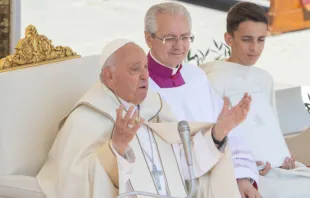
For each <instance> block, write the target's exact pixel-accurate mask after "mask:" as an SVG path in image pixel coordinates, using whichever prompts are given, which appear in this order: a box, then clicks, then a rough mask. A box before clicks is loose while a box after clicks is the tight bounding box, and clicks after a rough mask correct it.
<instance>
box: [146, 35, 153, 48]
mask: <svg viewBox="0 0 310 198" xmlns="http://www.w3.org/2000/svg"><path fill="white" fill-rule="evenodd" d="M144 38H145V42H146V44H147V46H148V47H149V48H150V49H152V41H153V37H152V34H151V33H149V32H147V31H144Z"/></svg>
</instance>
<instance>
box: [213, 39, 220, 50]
mask: <svg viewBox="0 0 310 198" xmlns="http://www.w3.org/2000/svg"><path fill="white" fill-rule="evenodd" d="M213 43H214V45H215V47H216V48H217V49H218V48H219V46H218V44H217V43H216V41H215V40H214V39H213Z"/></svg>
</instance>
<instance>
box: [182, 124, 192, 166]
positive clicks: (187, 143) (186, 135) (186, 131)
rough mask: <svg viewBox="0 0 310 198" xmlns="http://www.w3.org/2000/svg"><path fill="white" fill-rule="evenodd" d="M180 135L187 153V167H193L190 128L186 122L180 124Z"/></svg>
mask: <svg viewBox="0 0 310 198" xmlns="http://www.w3.org/2000/svg"><path fill="white" fill-rule="evenodd" d="M178 130H179V135H180V138H181V140H182V144H183V147H184V151H185V157H186V161H187V165H188V166H191V165H193V160H192V150H191V139H190V138H191V137H190V128H189V125H188V123H187V122H186V121H181V122H179V123H178Z"/></svg>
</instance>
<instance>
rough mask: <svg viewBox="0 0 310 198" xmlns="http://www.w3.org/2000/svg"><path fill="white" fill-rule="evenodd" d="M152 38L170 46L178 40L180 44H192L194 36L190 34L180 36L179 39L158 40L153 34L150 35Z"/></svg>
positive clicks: (170, 37)
mask: <svg viewBox="0 0 310 198" xmlns="http://www.w3.org/2000/svg"><path fill="white" fill-rule="evenodd" d="M152 36H153V37H155V38H157V39H159V40H161V41H162V42H163V44H170V45H174V44H176V43H177V42H178V40H180V41H181V43H182V44H188V43H192V42H194V39H195V36H194V35H193V34H190V35H187V36H181V37H175V36H167V37H164V38H160V37H158V36H156V35H155V34H152Z"/></svg>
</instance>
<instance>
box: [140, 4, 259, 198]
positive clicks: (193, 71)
mask: <svg viewBox="0 0 310 198" xmlns="http://www.w3.org/2000/svg"><path fill="white" fill-rule="evenodd" d="M144 23H145V24H144V25H145V27H144V29H145V40H146V43H147V44H148V46H149V48H150V51H149V54H148V64H149V74H150V88H151V89H153V90H155V91H157V92H159V93H160V94H161V96H162V97H163V99H164V100H165V101H166V102H167V103H168V104H169V106H170V107H171V110H172V112H173V113H174V114H175V115H176V117H177V119H178V120H189V121H193V122H212V123H213V122H217V120H220V119H221V115H220V112H221V109H222V107H223V100H222V99H221V98H220V97H219V96H218V95H217V94H216V92H214V91H213V89H212V87H211V85H210V83H209V81H208V79H207V77H206V75H205V73H204V72H203V70H201V69H200V68H199V67H197V66H195V65H191V64H184V63H182V62H183V60H184V59H185V57H186V55H187V53H188V51H189V47H190V43H191V42H192V41H193V40H194V35H193V34H192V33H191V17H190V14H189V12H188V11H187V9H186V8H185V7H184V6H182V5H180V4H177V3H161V4H157V5H154V6H152V7H151V8H150V9H149V10H148V11H147V13H146V16H145V22H144ZM226 102H227V101H226ZM231 129H232V128H231ZM234 130H235V129H234ZM234 130H233V131H232V132H231V133H234ZM203 138H204V137H203V136H202V135H201V134H199V133H198V134H197V135H196V136H195V140H197V141H198V140H200V141H202V139H203ZM212 138H213V142H215V143H216V144H217V145H218V146H219V145H225V144H226V141H227V138H226V137H224V136H222V137H216V136H214V137H212ZM243 142H244V141H243V140H242V137H238V138H235V139H228V143H229V145H230V147H231V152H232V153H226V155H230V156H229V157H230V158H231V157H232V158H233V166H234V171H235V173H234V174H235V180H234V182H235V183H236V184H235V185H236V188H238V187H237V182H236V179H239V180H241V179H242V180H248V181H250V182H251V183H252V184H253V186H255V187H256V186H257V183H258V170H257V167H256V163H255V160H254V158H253V155H252V154H251V152H250V150H249V149H248V147H247V146H246V144H243ZM240 143H241V144H240ZM235 145H238V147H236V146H235ZM176 147H177V145H176ZM175 149H181V150H182V148H181V147H179V148H175ZM199 149H201V152H204V148H198V147H197V150H199ZM231 154H232V155H231ZM209 158H210V159H212V158H213V159H212V160H210V162H211V163H212V164H210V166H208V167H206V168H207V169H204V170H202V171H199V172H196V174H195V178H199V179H198V181H199V187H200V188H199V189H200V191H198V193H197V196H198V197H225V195H224V194H222V193H225V191H223V190H222V189H221V188H217V190H218V191H216V190H215V189H213V190H210V186H214V185H215V184H212V183H210V178H215V177H217V176H216V174H215V172H216V168H212V167H213V165H215V164H216V163H219V162H221V161H222V160H223V158H222V159H221V158H220V157H217V156H210V157H209ZM244 159H246V160H244ZM218 179H219V180H221V179H220V178H218ZM222 182H225V181H222ZM238 183H239V182H238ZM254 194H256V195H257V196H259V195H258V193H257V192H254ZM228 197H233V196H232V195H231V196H228Z"/></svg>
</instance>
